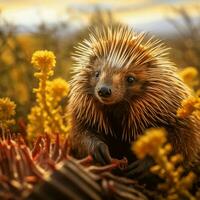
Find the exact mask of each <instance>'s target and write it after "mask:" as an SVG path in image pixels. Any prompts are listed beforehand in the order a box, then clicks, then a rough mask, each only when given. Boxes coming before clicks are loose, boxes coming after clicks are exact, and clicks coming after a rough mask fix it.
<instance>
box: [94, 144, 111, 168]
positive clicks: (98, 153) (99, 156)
mask: <svg viewBox="0 0 200 200" xmlns="http://www.w3.org/2000/svg"><path fill="white" fill-rule="evenodd" d="M92 157H93V159H94V161H95V162H97V163H100V164H102V165H106V164H110V163H111V156H110V152H109V149H108V146H107V145H106V144H105V143H103V142H100V143H98V144H97V145H96V146H95V148H94V150H93V152H92Z"/></svg>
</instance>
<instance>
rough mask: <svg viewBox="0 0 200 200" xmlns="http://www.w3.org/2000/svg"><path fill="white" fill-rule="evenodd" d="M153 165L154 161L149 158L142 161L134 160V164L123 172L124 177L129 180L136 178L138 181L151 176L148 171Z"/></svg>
mask: <svg viewBox="0 0 200 200" xmlns="http://www.w3.org/2000/svg"><path fill="white" fill-rule="evenodd" d="M153 164H154V161H153V159H152V158H151V157H146V158H145V159H143V160H136V161H135V162H133V163H131V164H129V165H128V167H127V168H126V169H125V170H124V172H125V176H127V177H129V178H136V177H137V178H138V179H143V178H145V177H146V176H149V175H150V174H151V172H150V171H149V169H150V167H151V166H153Z"/></svg>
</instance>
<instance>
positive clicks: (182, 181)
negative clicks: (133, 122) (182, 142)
mask: <svg viewBox="0 0 200 200" xmlns="http://www.w3.org/2000/svg"><path fill="white" fill-rule="evenodd" d="M166 141H167V139H166V131H165V130H164V129H161V128H155V129H149V130H147V131H146V133H145V134H144V135H142V136H141V137H140V138H139V139H138V140H137V141H136V142H135V143H134V144H133V151H134V153H135V154H136V155H137V157H138V158H139V159H143V158H144V157H145V156H147V155H150V156H152V157H153V159H154V160H155V163H156V165H154V166H153V167H151V168H150V171H151V172H152V173H154V174H157V175H158V176H159V177H161V178H163V180H165V182H163V183H161V184H159V185H158V187H159V190H162V191H165V192H167V193H165V194H164V193H163V195H164V196H161V197H160V199H166V200H172V199H173V200H179V199H194V200H195V199H196V198H195V197H194V196H193V195H192V194H191V193H190V191H189V189H190V188H191V187H192V184H193V182H194V181H195V179H196V175H195V174H194V173H193V172H189V173H188V174H187V175H183V173H184V169H183V167H182V166H181V165H180V163H182V161H183V157H182V156H181V155H180V154H176V155H171V152H172V146H171V145H170V144H168V143H166Z"/></svg>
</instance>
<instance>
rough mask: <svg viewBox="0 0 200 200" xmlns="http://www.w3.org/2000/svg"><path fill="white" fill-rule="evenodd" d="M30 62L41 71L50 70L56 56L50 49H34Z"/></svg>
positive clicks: (53, 65) (54, 63)
mask: <svg viewBox="0 0 200 200" xmlns="http://www.w3.org/2000/svg"><path fill="white" fill-rule="evenodd" d="M31 63H32V64H33V65H34V66H35V67H36V68H38V70H41V71H50V70H52V69H53V67H55V65H56V57H55V55H54V53H53V52H51V51H47V50H44V51H36V52H35V53H34V54H33V56H32V60H31Z"/></svg>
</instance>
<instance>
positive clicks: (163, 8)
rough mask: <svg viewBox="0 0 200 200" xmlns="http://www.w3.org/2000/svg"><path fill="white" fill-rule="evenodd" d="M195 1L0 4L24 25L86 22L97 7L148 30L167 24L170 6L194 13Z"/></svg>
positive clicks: (3, 0) (27, 0)
mask: <svg viewBox="0 0 200 200" xmlns="http://www.w3.org/2000/svg"><path fill="white" fill-rule="evenodd" d="M198 2H199V1H197V0H168V1H167V0H162V1H159V0H140V1H138V0H123V1H119V0H101V1H100V0H87V1H86V0H43V1H41V0H0V8H1V10H2V15H3V16H4V17H5V18H6V19H7V20H9V21H11V22H12V23H15V24H18V25H23V26H33V25H35V24H37V23H39V22H40V21H41V20H43V21H46V22H50V23H54V22H57V21H65V20H71V21H78V22H81V23H83V22H84V23H87V19H88V16H90V14H91V13H92V12H94V11H95V9H96V8H98V9H101V10H111V11H113V14H114V16H115V18H116V19H117V20H119V21H123V22H125V23H128V24H130V25H133V26H136V27H138V28H139V29H143V27H146V29H150V31H151V29H152V30H154V29H160V27H158V24H159V23H165V25H166V26H168V25H167V24H166V23H167V22H166V17H168V16H169V15H170V10H171V8H170V7H172V6H183V7H186V8H187V9H188V10H189V12H191V13H194V15H195V9H196V6H197V5H199V6H200V3H198ZM170 16H171V15H170ZM174 17H175V16H174ZM79 25H80V24H79ZM166 26H165V28H167V27H166ZM160 31H162V30H160Z"/></svg>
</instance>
